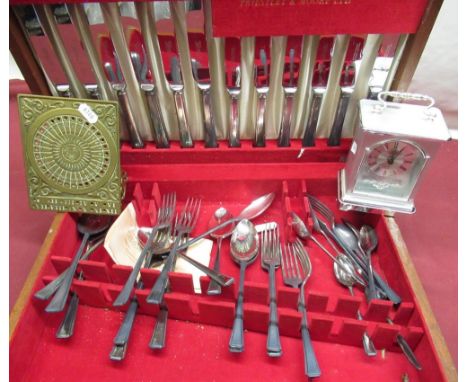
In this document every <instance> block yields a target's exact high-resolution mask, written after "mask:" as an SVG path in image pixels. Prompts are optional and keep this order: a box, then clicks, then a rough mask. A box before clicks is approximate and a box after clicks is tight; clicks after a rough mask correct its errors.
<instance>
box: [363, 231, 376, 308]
mask: <svg viewBox="0 0 468 382" xmlns="http://www.w3.org/2000/svg"><path fill="white" fill-rule="evenodd" d="M377 243H378V239H377V234H376V233H375V230H374V229H373V228H372V227H371V226H368V225H363V226H362V227H361V229H360V231H359V247H361V249H362V250H363V251H364V252H365V254H366V255H367V274H368V275H369V283H368V285H367V288H366V297H367V301H368V302H369V301H371V300H374V299H376V298H378V296H377V290H376V289H375V280H374V271H373V269H372V261H371V254H372V251H374V250H375V248H376V247H377Z"/></svg>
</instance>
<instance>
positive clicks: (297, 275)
mask: <svg viewBox="0 0 468 382" xmlns="http://www.w3.org/2000/svg"><path fill="white" fill-rule="evenodd" d="M281 262H282V267H281V271H282V273H283V282H284V283H285V284H286V285H289V286H291V287H293V288H299V301H298V304H297V309H298V311H299V312H300V313H301V314H302V320H301V335H302V343H303V346H304V364H305V373H306V375H307V376H308V377H319V376H320V374H321V371H320V367H319V364H318V362H317V358H316V357H315V352H314V349H313V347H312V343H311V340H310V334H309V328H308V325H307V311H306V307H305V295H304V287H305V284H306V283H307V281H308V279H309V277H310V275H311V273H312V265H311V263H310V259H309V255H308V254H307V251H306V250H305V248H304V245H303V244H302V242H301V241H300V240H299V239H296V241H295V242H294V243H292V244H291V243H288V245H286V246H285V247H284V252H283V253H282V254H281Z"/></svg>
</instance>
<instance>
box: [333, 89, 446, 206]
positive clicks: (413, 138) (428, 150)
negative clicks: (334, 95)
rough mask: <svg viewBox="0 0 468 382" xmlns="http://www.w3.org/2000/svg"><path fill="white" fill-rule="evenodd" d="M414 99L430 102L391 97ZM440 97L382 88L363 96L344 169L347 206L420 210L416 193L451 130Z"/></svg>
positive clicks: (342, 199) (341, 180)
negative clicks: (371, 96) (370, 96)
mask: <svg viewBox="0 0 468 382" xmlns="http://www.w3.org/2000/svg"><path fill="white" fill-rule="evenodd" d="M385 96H390V97H393V100H394V101H399V100H413V101H423V102H427V103H428V105H419V104H410V103H400V102H387V101H385V100H384V97H385ZM433 105H434V99H433V98H431V97H428V96H425V95H421V94H412V93H401V92H381V93H379V96H378V100H369V99H363V100H361V101H360V104H359V108H360V125H359V127H358V129H357V131H356V134H355V137H354V141H353V143H352V145H351V149H350V152H349V154H348V158H347V160H346V166H345V168H344V169H343V170H341V171H340V172H339V174H338V200H339V203H340V208H341V209H342V210H345V211H347V210H357V211H364V212H380V211H382V210H384V211H393V212H403V213H414V212H415V206H414V194H415V191H416V189H417V186H418V184H419V183H420V181H421V177H422V175H423V174H424V173H427V166H428V165H429V161H430V159H431V158H433V157H434V155H435V154H436V152H437V150H438V148H439V146H440V144H441V143H442V142H444V141H448V140H449V139H450V133H449V130H448V128H447V125H446V123H445V121H444V118H443V116H442V113H441V111H440V110H439V109H437V108H434V107H433Z"/></svg>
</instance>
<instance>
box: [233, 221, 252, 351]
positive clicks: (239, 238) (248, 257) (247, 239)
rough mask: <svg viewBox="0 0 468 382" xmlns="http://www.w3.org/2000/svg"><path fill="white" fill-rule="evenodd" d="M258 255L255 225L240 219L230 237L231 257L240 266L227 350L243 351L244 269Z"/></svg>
mask: <svg viewBox="0 0 468 382" xmlns="http://www.w3.org/2000/svg"><path fill="white" fill-rule="evenodd" d="M257 255H258V234H257V231H256V230H255V226H254V225H253V224H252V223H251V222H250V221H248V220H247V219H243V220H241V221H240V222H239V223H238V224H237V226H236V228H235V229H234V231H233V233H232V237H231V257H232V259H233V260H234V261H235V262H236V263H237V264H239V266H240V277H239V291H238V293H237V301H236V315H235V318H234V324H233V326H232V332H231V339H230V340H229V351H230V352H232V353H241V352H243V351H244V307H243V304H244V278H245V269H246V268H247V266H248V265H250V264H252V263H253V262H254V261H255V259H256V258H257Z"/></svg>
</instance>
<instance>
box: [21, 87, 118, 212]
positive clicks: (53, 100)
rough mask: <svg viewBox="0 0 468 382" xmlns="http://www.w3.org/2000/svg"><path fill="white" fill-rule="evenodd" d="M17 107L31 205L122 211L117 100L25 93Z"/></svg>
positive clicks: (64, 208)
mask: <svg viewBox="0 0 468 382" xmlns="http://www.w3.org/2000/svg"><path fill="white" fill-rule="evenodd" d="M18 105H19V112H20V120H21V135H22V140H23V153H24V161H25V168H26V178H27V182H28V190H29V203H30V206H31V208H32V209H35V210H49V211H68V212H85V213H94V214H105V215H116V214H119V213H120V210H121V196H122V181H121V172H120V152H119V147H120V141H119V118H118V108H117V103H116V102H109V101H95V100H89V99H86V100H82V99H75V98H61V97H44V96H31V95H24V94H20V95H19V96H18Z"/></svg>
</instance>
